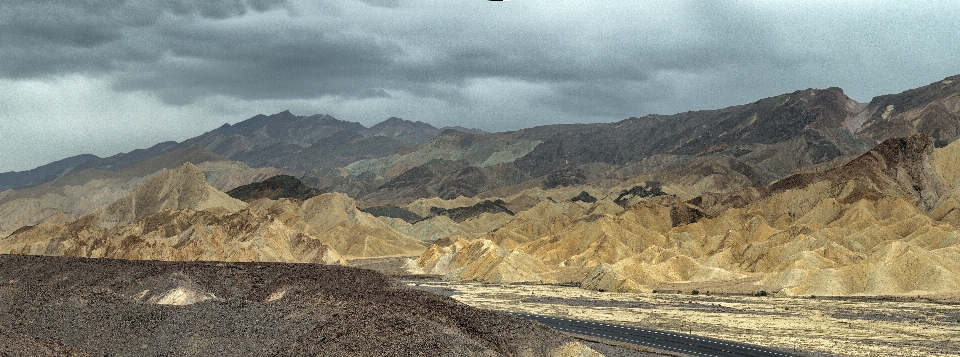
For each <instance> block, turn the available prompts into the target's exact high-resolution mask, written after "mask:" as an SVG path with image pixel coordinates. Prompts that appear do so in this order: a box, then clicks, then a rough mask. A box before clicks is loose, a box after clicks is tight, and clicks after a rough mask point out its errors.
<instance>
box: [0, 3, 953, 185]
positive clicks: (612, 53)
mask: <svg viewBox="0 0 960 357" xmlns="http://www.w3.org/2000/svg"><path fill="white" fill-rule="evenodd" d="M957 29H960V3H957V2H955V1H910V2H894V1H833V0H829V1H828V0H823V1H817V0H806V1H760V0H757V1H686V2H685V1H638V0H623V1H610V0H607V1H592V0H577V1H561V0H542V1H541V0H537V1H535V0H513V1H510V2H489V1H481V0H457V1H439V0H422V1H407V0H330V1H317V2H313V1H297V0H290V1H287V0H246V1H244V0H222V1H211V0H196V1H191V0H161V1H123V0H109V1H93V0H90V1H72V0H71V1H35V0H30V1H26V0H25V1H22V2H20V3H18V1H4V2H2V3H0V34H2V36H0V53H2V59H0V133H2V134H3V138H2V139H0V172H3V171H10V170H24V169H29V168H33V167H36V166H38V165H42V164H45V163H48V162H50V161H53V160H57V159H61V158H64V157H67V156H72V155H76V154H81V153H93V154H97V155H101V156H105V155H112V154H115V153H117V152H121V151H129V150H132V149H135V148H143V147H148V146H150V145H152V144H155V143H157V142H160V141H163V140H178V141H179V140H183V139H186V138H189V137H192V136H195V135H198V134H201V133H203V132H205V131H208V130H212V129H214V128H216V127H218V126H219V125H221V124H223V123H224V122H229V123H235V122H238V121H241V120H243V119H246V118H249V117H251V116H253V115H256V114H258V113H263V114H273V113H276V112H280V111H282V110H286V109H289V110H291V111H292V112H293V113H295V114H298V115H311V114H316V113H323V114H330V115H333V116H335V117H337V118H339V119H343V120H349V121H359V122H361V123H363V124H365V125H367V126H369V125H372V124H375V123H377V122H379V121H382V120H383V119H386V118H388V117H391V116H398V117H402V118H405V119H409V120H419V121H424V122H428V123H431V124H433V125H435V126H445V125H462V126H467V127H477V128H481V129H484V130H488V131H502V130H513V129H519V128H522V127H530V126H535V125H543V124H552V123H570V122H596V121H617V120H620V119H624V118H627V117H631V116H642V115H646V114H650V113H661V114H672V113H676V112H681V111H686V110H696V109H713V108H721V107H726V106H730V105H736V104H743V103H749V102H753V101H756V100H758V99H760V98H763V97H769V96H773V95H777V94H781V93H786V92H792V91H794V90H798V89H805V88H811V87H813V88H826V87H834V86H836V87H841V88H843V89H844V90H845V92H846V93H847V94H848V95H849V96H851V97H853V98H854V99H856V100H859V101H869V100H870V99H871V97H873V96H875V95H881V94H888V93H897V92H900V91H903V90H906V89H909V88H914V87H918V86H922V85H925V84H928V83H931V82H934V81H937V80H939V79H942V78H944V77H947V76H950V75H955V74H958V73H960V62H958V61H957V58H960V46H957V44H958V43H960V31H958V30H957Z"/></svg>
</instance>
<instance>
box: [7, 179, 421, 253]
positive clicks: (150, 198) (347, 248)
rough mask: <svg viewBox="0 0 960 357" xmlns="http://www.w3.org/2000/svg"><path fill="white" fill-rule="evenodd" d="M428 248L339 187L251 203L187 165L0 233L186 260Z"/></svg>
mask: <svg viewBox="0 0 960 357" xmlns="http://www.w3.org/2000/svg"><path fill="white" fill-rule="evenodd" d="M422 250H423V246H422V245H421V244H420V243H418V242H417V241H416V240H415V239H414V238H411V237H409V236H406V235H403V234H400V233H398V232H396V231H394V230H393V229H391V228H390V227H389V226H388V225H387V224H385V223H383V222H381V221H380V220H378V219H376V218H374V217H373V216H370V215H369V214H367V213H363V212H360V211H359V210H357V209H356V204H355V203H354V201H353V200H352V199H350V198H349V197H347V196H345V195H343V194H324V195H319V196H315V197H312V198H310V199H308V200H306V201H300V200H297V199H281V200H269V199H259V200H254V201H252V202H251V203H250V204H247V203H244V202H242V201H240V200H237V199H234V198H231V197H230V196H228V195H227V194H225V193H223V192H221V191H218V190H216V189H214V188H213V187H212V186H210V185H209V184H208V183H207V182H206V181H205V180H204V175H203V173H202V172H201V171H200V170H199V169H198V168H197V167H196V166H194V165H192V164H189V163H188V164H184V165H182V166H180V167H178V168H176V169H173V170H167V171H163V172H161V173H159V174H157V175H155V176H153V177H151V178H150V179H148V180H147V181H146V182H144V184H143V185H141V186H140V187H139V188H137V190H135V191H134V192H133V193H131V194H129V195H127V196H124V197H122V198H120V199H119V200H117V201H115V202H114V203H112V204H110V205H107V206H104V207H101V208H98V209H96V210H94V211H92V212H90V213H88V214H86V215H83V216H82V217H80V218H78V219H76V220H72V221H69V220H67V221H66V222H64V221H63V220H57V221H47V222H41V223H39V224H37V225H35V226H25V227H23V228H21V229H19V230H17V231H16V232H14V233H13V234H11V235H10V236H9V237H6V238H3V239H0V253H15V254H44V255H66V256H77V257H94V258H98V257H110V258H122V259H153V260H186V261H194V260H219V261H281V262H317V263H327V264H338V263H343V258H342V256H347V257H369V256H391V255H410V254H418V253H420V252H421V251H422Z"/></svg>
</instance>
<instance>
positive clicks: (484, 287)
mask: <svg viewBox="0 0 960 357" xmlns="http://www.w3.org/2000/svg"><path fill="white" fill-rule="evenodd" d="M407 284H409V285H411V286H417V285H419V286H420V287H421V288H428V289H433V290H435V291H444V292H446V294H447V295H451V296H453V298H454V299H457V300H459V301H461V302H464V303H466V304H468V305H471V306H474V307H480V308H488V309H496V310H505V311H514V312H527V313H535V314H542V315H552V316H563V317H572V318H579V319H588V320H598V321H607V322H611V323H620V324H625V325H634V326H642V327H647V328H656V329H662V330H671V331H678V332H686V333H690V332H693V333H696V334H699V335H703V336H709V337H715V338H722V339H727V340H734V341H741V342H746V343H753V344H758V345H764V346H770V347H777V348H782V349H785V350H789V351H794V350H799V351H806V352H809V354H810V355H813V356H818V355H841V356H957V355H958V352H957V351H960V302H958V301H957V300H955V299H922V298H915V297H897V298H866V297H865V298H858V297H853V298H842V299H841V298H815V297H774V296H767V297H756V296H731V295H724V296H719V295H707V294H704V293H701V294H699V295H691V294H690V293H689V292H687V293H684V294H676V293H647V294H620V293H601V292H595V291H588V290H584V289H580V288H576V287H565V286H551V285H493V284H478V283H451V282H440V281H408V282H407Z"/></svg>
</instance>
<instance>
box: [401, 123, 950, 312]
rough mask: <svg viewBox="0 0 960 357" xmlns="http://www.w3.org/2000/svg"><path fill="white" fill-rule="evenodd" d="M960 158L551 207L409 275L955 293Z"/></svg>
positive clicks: (862, 163) (886, 154) (449, 249)
mask: <svg viewBox="0 0 960 357" xmlns="http://www.w3.org/2000/svg"><path fill="white" fill-rule="evenodd" d="M958 150H960V142H955V143H953V144H951V145H950V146H948V147H945V148H942V149H934V143H933V140H932V139H931V138H929V137H925V136H911V137H908V138H902V139H890V140H888V141H886V142H884V143H882V144H881V145H879V146H878V147H877V148H875V149H874V150H872V151H870V152H868V153H867V154H864V155H863V156H861V157H859V158H857V159H854V160H852V161H851V162H850V163H848V164H846V165H844V166H841V167H839V168H836V169H832V170H829V171H826V172H822V173H817V174H805V175H797V176H792V177H788V178H786V179H784V180H781V181H780V182H777V183H775V184H773V185H770V186H766V187H759V188H754V189H748V190H743V191H739V192H732V193H729V194H721V195H710V196H708V197H698V198H697V199H693V200H689V201H686V202H684V201H680V200H679V199H678V198H676V197H674V196H672V195H663V196H655V197H648V198H645V199H641V200H639V201H637V203H635V204H633V205H630V206H628V207H627V208H625V209H624V208H621V207H620V206H618V205H616V204H613V202H612V201H611V200H610V199H609V198H606V199H600V200H598V201H597V202H595V203H591V204H587V203H584V202H569V201H566V202H565V201H550V200H541V201H540V203H538V204H537V205H536V206H534V207H532V208H530V209H528V210H526V211H523V212H520V213H518V214H517V215H516V216H514V217H513V218H512V219H510V220H508V221H507V223H505V224H503V225H502V226H500V227H498V228H496V229H495V230H491V231H489V232H488V233H484V234H482V235H480V236H479V238H469V237H460V238H448V239H442V240H439V241H437V242H436V243H435V244H434V245H432V246H431V247H429V248H428V249H427V251H426V252H425V253H424V254H422V255H421V256H420V258H419V259H418V260H417V261H416V262H415V263H413V264H411V271H414V272H424V273H433V274H446V275H447V276H448V278H451V279H465V280H479V281H490V282H508V281H534V282H571V281H572V282H580V283H581V284H582V285H583V286H584V287H586V288H591V289H601V290H608V291H643V290H650V289H655V288H657V287H658V286H663V285H667V284H672V283H693V284H694V285H695V283H696V282H711V281H730V282H755V283H757V284H759V285H758V286H764V287H774V288H776V289H782V291H783V292H784V293H787V294H795V295H807V294H815V295H850V294H871V295H883V294H923V293H932V292H949V291H957V290H960V232H958V230H957V227H958V226H957V223H958V222H956V215H957V213H956V212H957V211H956V210H957V204H956V202H957V197H958V193H960V191H958V186H957V175H958V171H957V169H956V167H957V166H958V164H957V162H960V156H957V151H958ZM668 190H669V189H668ZM568 194H570V195H572V192H571V193H568ZM597 196H598V197H602V196H603V195H601V194H597ZM610 196H612V195H611V194H609V193H608V194H607V197H610ZM694 285H691V286H694ZM757 290H760V289H759V288H758V289H757Z"/></svg>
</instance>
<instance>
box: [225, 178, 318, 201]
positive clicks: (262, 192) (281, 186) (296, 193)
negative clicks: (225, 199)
mask: <svg viewBox="0 0 960 357" xmlns="http://www.w3.org/2000/svg"><path fill="white" fill-rule="evenodd" d="M324 193H326V192H323V191H322V190H318V189H315V188H312V187H309V186H307V185H304V184H303V182H300V180H297V178H296V177H293V176H290V175H277V176H273V177H271V178H268V179H266V180H263V181H260V182H254V183H251V184H246V185H243V186H240V187H237V188H235V189H232V190H230V191H227V195H229V196H230V197H233V198H236V199H238V200H241V201H245V202H250V201H253V200H258V199H261V198H268V199H271V200H278V199H281V198H295V199H298V200H301V201H306V200H308V199H310V198H311V197H313V196H319V195H322V194H324Z"/></svg>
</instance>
